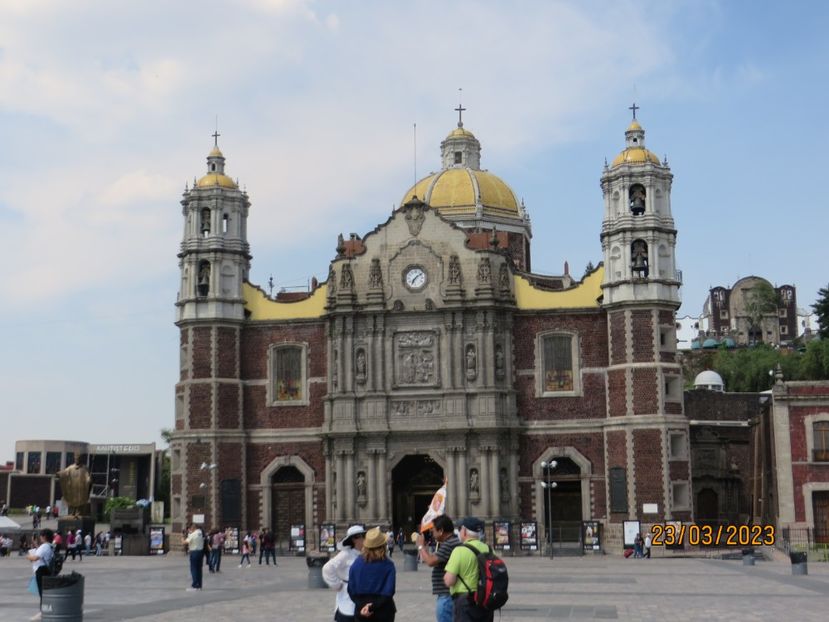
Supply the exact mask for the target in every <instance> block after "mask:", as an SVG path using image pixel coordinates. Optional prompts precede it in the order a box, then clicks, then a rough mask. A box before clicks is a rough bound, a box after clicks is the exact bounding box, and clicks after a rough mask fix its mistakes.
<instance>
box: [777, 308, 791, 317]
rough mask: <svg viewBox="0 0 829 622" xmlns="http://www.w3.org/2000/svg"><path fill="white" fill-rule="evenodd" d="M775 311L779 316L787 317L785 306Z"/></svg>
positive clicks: (787, 311)
mask: <svg viewBox="0 0 829 622" xmlns="http://www.w3.org/2000/svg"><path fill="white" fill-rule="evenodd" d="M777 313H778V314H779V315H780V317H789V310H788V309H786V308H785V307H784V308H782V309H778V310H777Z"/></svg>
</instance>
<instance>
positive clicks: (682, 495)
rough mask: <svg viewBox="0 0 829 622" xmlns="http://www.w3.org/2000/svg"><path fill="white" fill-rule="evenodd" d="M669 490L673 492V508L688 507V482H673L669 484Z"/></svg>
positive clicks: (681, 508) (682, 508) (684, 508)
mask: <svg viewBox="0 0 829 622" xmlns="http://www.w3.org/2000/svg"><path fill="white" fill-rule="evenodd" d="M671 491H672V493H673V499H674V509H675V510H686V509H688V507H689V505H690V503H689V497H688V482H673V483H672V484H671Z"/></svg>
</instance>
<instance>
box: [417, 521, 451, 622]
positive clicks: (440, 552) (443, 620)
mask: <svg viewBox="0 0 829 622" xmlns="http://www.w3.org/2000/svg"><path fill="white" fill-rule="evenodd" d="M432 535H433V536H434V540H435V542H436V543H437V548H436V549H435V552H434V553H432V552H431V551H429V548H428V547H427V546H426V539H425V538H424V537H423V534H422V533H421V534H418V536H417V550H418V551H419V553H420V559H421V560H422V561H423V563H424V564H426V565H427V566H430V567H431V568H432V594H434V595H435V596H436V597H437V602H436V603H435V619H436V620H437V622H452V595H451V594H450V593H449V588H448V587H446V584H445V583H444V582H443V575H444V574H445V573H446V562H447V561H449V556H450V555H451V554H452V550H453V549H454V548H455V547H456V546H458V545H459V544H460V543H461V541H460V540H458V536H456V535H455V526H454V525H453V524H452V519H451V518H449V517H448V516H446V515H445V514H441V515H440V516H437V517H435V520H434V521H433V522H432Z"/></svg>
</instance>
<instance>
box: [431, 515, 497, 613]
mask: <svg viewBox="0 0 829 622" xmlns="http://www.w3.org/2000/svg"><path fill="white" fill-rule="evenodd" d="M458 526H459V535H460V540H461V543H463V544H468V545H469V546H470V547H472V548H473V549H475V550H477V551H479V552H481V553H486V552H487V551H489V550H490V549H489V547H488V546H487V545H486V544H484V543H483V542H481V538H482V537H483V534H484V523H483V521H481V520H480V519H479V518H475V517H474V516H468V517H466V518H464V519H463V520H462V521H460V523H459V524H458ZM443 582H444V584H445V585H446V587H448V588H449V593H450V594H451V595H452V608H453V613H452V616H453V617H452V619H453V620H454V622H492V620H493V613H494V612H492V611H487V610H486V609H483V608H481V607H479V606H478V605H476V604H475V603H474V602H473V601H472V598H471V595H472V594H473V593H474V592H475V590H476V589H477V587H478V560H477V559H476V557H475V553H473V552H472V551H470V550H469V548H467V547H466V546H456V547H455V548H454V549H453V550H452V554H451V555H450V556H449V560H448V561H447V562H446V573H445V574H444V575H443Z"/></svg>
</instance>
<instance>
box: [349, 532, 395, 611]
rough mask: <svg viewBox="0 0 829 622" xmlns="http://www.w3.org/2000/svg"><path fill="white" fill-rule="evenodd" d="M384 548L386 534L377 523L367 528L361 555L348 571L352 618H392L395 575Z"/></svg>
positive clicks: (392, 564)
mask: <svg viewBox="0 0 829 622" xmlns="http://www.w3.org/2000/svg"><path fill="white" fill-rule="evenodd" d="M386 550H387V547H386V534H384V533H383V532H382V531H380V528H379V527H374V528H373V529H369V530H368V531H367V532H366V536H365V540H364V541H363V551H362V555H361V556H360V557H358V558H357V559H355V560H354V563H353V564H351V568H350V569H349V571H348V595H349V596H350V597H351V600H353V601H354V614H355V615H354V619H355V620H371V622H394V614H395V612H396V611H397V608H396V607H395V605H394V590H395V584H396V580H397V576H396V570H395V568H394V563H393V562H392V561H391V560H390V559H389V558H388V557H387V556H386Z"/></svg>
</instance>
